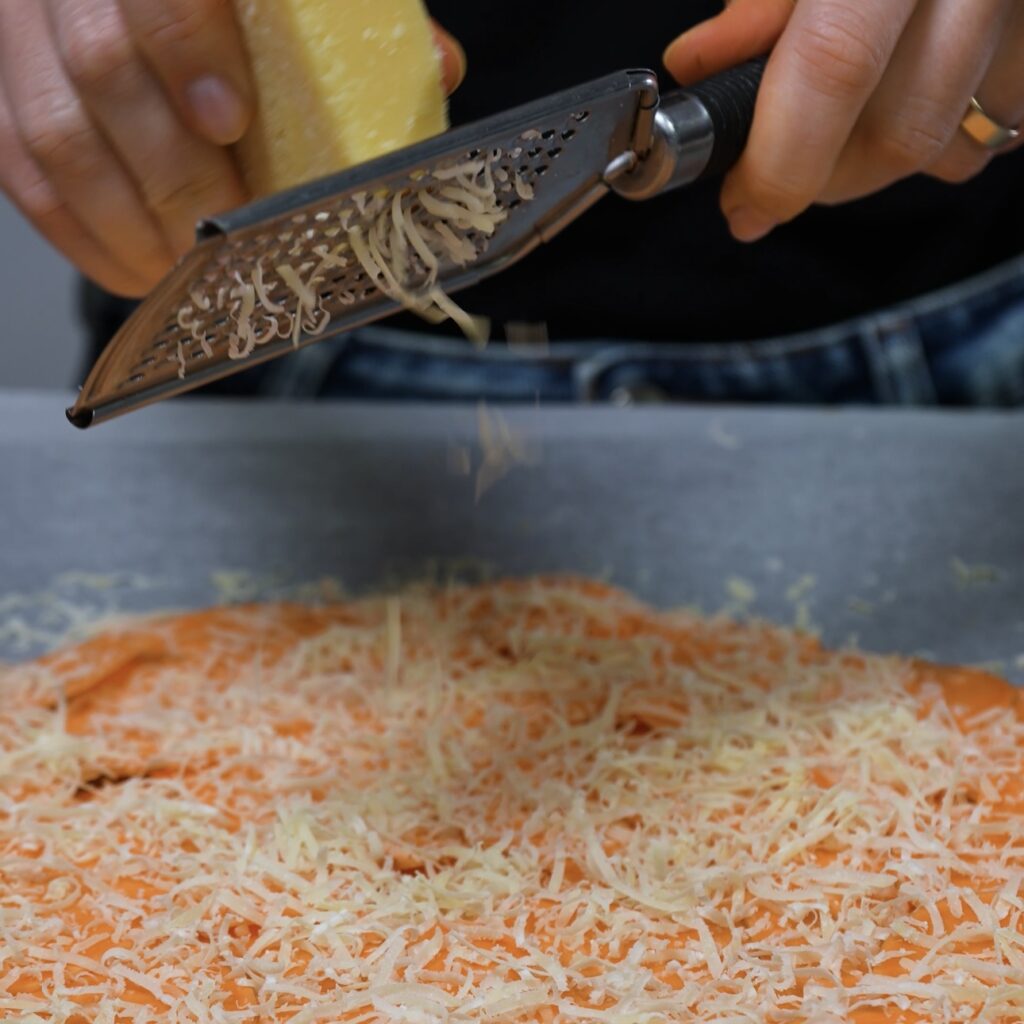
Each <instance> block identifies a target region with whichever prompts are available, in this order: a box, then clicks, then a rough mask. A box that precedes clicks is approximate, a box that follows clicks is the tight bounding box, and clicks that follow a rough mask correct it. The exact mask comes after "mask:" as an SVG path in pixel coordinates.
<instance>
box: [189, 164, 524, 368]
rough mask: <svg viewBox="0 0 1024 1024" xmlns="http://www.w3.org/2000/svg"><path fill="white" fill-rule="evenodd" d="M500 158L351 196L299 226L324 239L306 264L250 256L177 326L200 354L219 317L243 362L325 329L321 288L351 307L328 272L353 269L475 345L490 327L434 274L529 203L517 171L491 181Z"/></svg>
mask: <svg viewBox="0 0 1024 1024" xmlns="http://www.w3.org/2000/svg"><path fill="white" fill-rule="evenodd" d="M503 156H504V154H503V152H502V151H501V150H492V151H491V152H489V153H488V154H486V155H485V156H482V157H480V158H477V159H466V160H463V161H461V162H458V163H455V164H453V165H451V166H442V167H439V168H436V169H435V170H433V171H432V172H431V173H429V174H423V175H419V176H414V177H413V178H412V179H410V181H409V184H408V185H407V186H406V187H404V188H400V189H397V190H396V191H394V192H387V191H381V192H378V193H373V194H370V193H366V192H361V193H355V194H353V195H352V197H351V202H350V204H349V205H348V206H346V207H345V208H344V209H343V210H342V211H341V212H340V213H336V214H322V215H318V216H317V218H316V219H317V222H318V223H317V227H316V228H315V229H309V230H308V235H309V237H310V238H312V237H313V236H314V234H316V235H317V236H322V237H323V239H325V240H326V241H322V242H321V243H320V244H319V245H317V246H315V247H314V254H315V259H314V258H307V257H306V256H304V253H305V250H304V249H303V248H302V246H300V245H298V244H296V245H292V246H291V248H287V252H288V254H289V255H290V256H292V257H293V261H288V260H281V261H279V262H277V263H276V264H275V265H274V266H273V267H272V268H268V267H266V266H264V262H263V260H257V261H256V262H255V264H254V266H253V267H252V269H251V270H249V271H246V272H244V273H239V272H236V273H235V284H234V285H233V286H232V287H231V288H229V289H224V288H217V289H216V294H214V289H215V285H213V284H205V283H201V284H199V285H197V286H196V287H195V288H193V289H192V290H191V292H190V296H189V299H190V301H189V303H188V304H186V305H185V306H183V307H182V309H181V310H180V312H179V313H178V317H177V324H178V326H179V327H180V328H181V329H182V331H186V332H188V334H189V335H191V338H192V340H193V341H194V342H195V343H197V344H198V345H199V346H200V348H201V349H202V351H203V352H204V353H205V354H206V355H207V356H210V355H211V353H212V347H211V338H212V337H214V336H215V332H214V331H213V330H211V322H218V321H216V318H217V317H218V316H223V314H224V313H225V312H226V314H227V317H228V321H229V327H228V330H227V338H228V341H227V346H228V347H227V351H228V356H229V357H230V358H231V359H234V360H240V359H247V358H248V357H249V356H251V355H252V354H253V353H254V352H255V350H256V349H257V348H258V347H260V346H262V345H265V344H267V343H268V342H270V341H272V340H274V339H276V338H287V339H290V340H291V342H292V344H293V345H298V344H299V343H300V342H301V341H302V340H303V339H304V338H314V337H319V336H320V335H322V334H324V332H325V331H326V330H327V329H328V327H329V326H330V324H331V322H332V314H331V312H330V311H329V310H328V309H327V308H326V305H325V302H326V300H325V298H324V295H325V293H326V292H327V291H328V290H330V292H331V296H332V298H333V301H334V302H335V303H340V304H341V305H342V306H345V305H352V304H354V303H356V302H357V301H358V297H357V295H356V293H355V291H353V290H352V286H351V285H352V282H351V281H349V280H348V279H347V278H344V280H346V281H348V283H347V284H345V285H338V284H337V283H336V282H334V280H333V276H332V275H334V274H335V273H336V272H337V271H339V270H342V271H344V270H346V269H355V268H359V269H361V271H362V272H363V273H364V274H365V275H366V277H367V278H368V279H369V282H370V284H371V285H372V286H373V288H375V289H377V290H378V291H380V292H381V293H383V294H384V295H386V296H387V297H388V298H390V299H393V300H394V301H395V302H397V303H399V304H401V305H402V306H403V307H405V308H406V309H409V310H411V311H412V312H415V313H417V314H419V315H420V316H421V317H423V318H424V319H425V320H427V321H428V322H431V323H440V322H442V321H444V320H448V319H451V320H453V321H454V322H455V323H456V324H457V325H458V326H459V328H460V329H461V330H462V332H463V333H464V334H465V335H466V337H467V338H469V339H471V340H472V341H474V342H476V343H478V344H484V343H485V342H486V341H487V339H488V336H489V334H490V324H489V322H488V321H487V320H486V319H484V318H480V317H474V316H470V315H469V314H468V313H466V312H465V311H464V310H463V309H462V308H461V307H460V306H459V305H458V304H456V303H455V302H453V301H452V300H451V299H450V298H449V297H448V295H447V294H446V293H445V291H444V290H443V288H442V285H441V276H442V271H443V270H444V268H445V267H446V266H449V265H450V266H453V267H465V266H468V265H469V264H471V263H473V262H474V261H476V260H478V259H479V258H480V256H481V255H482V254H483V253H484V252H485V250H486V248H487V245H488V240H489V239H490V238H491V237H492V236H493V235H494V233H495V231H496V230H497V229H498V227H499V226H500V225H501V224H503V223H504V222H505V221H506V220H507V218H508V211H509V206H508V203H509V202H510V201H514V202H528V201H529V200H531V199H532V198H533V187H532V186H531V185H530V184H529V183H528V182H527V181H526V180H525V178H524V177H523V176H522V175H520V174H519V173H515V174H513V175H509V174H508V173H507V172H502V175H501V178H500V180H499V178H497V177H496V171H495V167H496V165H497V164H499V163H500V161H501V160H502V159H503ZM324 217H326V218H327V220H326V221H325V220H324V219H323V218H324ZM281 241H282V243H285V245H286V247H287V245H289V244H290V243H291V241H292V234H291V233H288V234H285V235H282V236H281ZM176 351H177V359H178V363H179V376H184V375H185V373H186V371H187V361H186V356H185V351H184V345H183V343H182V342H181V341H179V342H178V343H177V350H176Z"/></svg>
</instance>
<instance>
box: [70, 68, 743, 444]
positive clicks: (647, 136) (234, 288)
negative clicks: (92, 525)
mask: <svg viewBox="0 0 1024 1024" xmlns="http://www.w3.org/2000/svg"><path fill="white" fill-rule="evenodd" d="M759 78H760V71H759V69H754V71H753V72H751V73H750V74H747V75H745V76H744V75H740V77H739V78H738V79H737V81H736V85H735V89H736V90H737V91H743V92H744V93H750V94H751V95H754V94H756V90H757V82H758V81H759ZM730 88H731V87H730ZM720 92H721V90H720ZM716 95H718V94H716ZM669 99H672V101H673V103H672V105H671V107H667V106H666V105H665V104H664V103H663V105H662V109H660V110H659V109H658V105H659V95H658V88H657V79H656V77H655V76H654V75H653V73H651V72H649V71H623V72H618V73H616V74H614V75H609V76H607V77H606V78H603V79H599V80H598V81H596V82H591V83H589V84H587V85H584V86H581V87H579V88H577V89H572V90H568V91H567V92H564V93H560V94H558V95H556V96H552V97H549V98H547V99H545V100H541V101H539V102H537V103H533V104H528V105H526V106H524V107H520V108H517V109H516V110H513V111H509V112H507V113H505V114H501V115H498V116H497V117H494V118H491V119H488V120H486V121H482V122H479V123H477V124H475V125H470V126H468V127H466V128H461V129H456V130H453V131H451V132H448V133H446V134H444V135H442V136H439V137H437V138H435V139H431V140H428V141H427V142H424V143H420V144H418V145H416V146H411V147H408V148H407V149H404V150H401V151H399V152H397V153H393V154H391V155H389V156H386V157H382V158H380V159H378V160H375V161H372V162H370V163H368V164H365V165H363V166H361V167H357V168H353V169H351V170H349V171H345V172H343V173H341V174H338V175H333V176H331V177H329V178H324V179H322V180H320V181H316V182H313V183H311V184H309V185H306V186H303V187H301V188H298V189H293V190H290V191H288V192H285V193H282V194H280V195H278V196H273V197H270V198H269V199H266V200H262V201H259V202H257V203H254V204H252V205H250V206H248V207H245V208H243V209H241V210H238V211H234V212H232V213H229V214H226V215H224V216H221V217H217V218H213V219H211V220H210V221H208V222H205V223H204V224H202V225H200V228H199V239H198V242H197V245H196V246H195V248H194V249H193V250H192V251H191V252H190V253H189V254H188V255H187V256H185V257H184V258H183V259H182V260H181V261H179V263H178V265H177V266H176V267H175V269H174V270H173V271H172V272H171V274H169V275H168V277H167V278H165V280H164V281H162V282H161V283H160V284H159V285H158V286H157V288H156V289H155V290H154V292H153V293H152V294H151V295H150V296H149V298H147V300H146V301H145V302H144V303H143V304H142V305H141V306H140V308H139V309H138V310H137V312H136V313H135V314H134V315H133V316H132V317H131V318H130V320H129V321H128V323H127V324H125V326H124V327H123V328H122V330H121V331H120V332H119V333H118V335H117V336H116V337H115V339H114V340H113V341H112V342H111V344H110V345H109V346H108V347H107V349H106V350H105V351H104V353H103V355H102V356H101V357H100V359H99V360H98V362H97V364H96V366H95V367H94V368H93V371H92V372H91V373H90V375H89V378H88V380H87V381H86V384H85V386H84V387H83V389H82V392H81V394H80V396H79V399H78V401H77V403H76V404H75V406H74V408H73V409H71V410H69V413H68V415H69V418H70V419H71V421H72V422H73V423H75V424H76V425H77V426H83V427H84V426H89V425H91V424H93V423H98V422H102V421H103V420H106V419H109V418H111V417H113V416H117V415H120V414H122V413H124V412H128V411H130V410H133V409H137V408H140V407H142V406H144V405H147V404H149V403H150V402H154V401H158V400H161V399H163V398H167V397H170V396H173V395H177V394H181V393H183V392H186V391H190V390H192V389H194V388H197V387H200V386H202V385H203V384H206V383H209V382H211V381H213V380H217V379H219V378H221V377H225V376H228V375H230V374H233V373H236V372H239V371H241V370H244V369H246V368H248V367H250V366H253V365H255V364H258V363H261V362H264V361H266V360H268V359H273V358H276V357H279V356H282V355H285V354H287V353H288V352H290V351H292V350H293V349H295V348H299V347H302V346H304V345H308V344H312V343H315V342H317V341H321V340H324V339H326V338H331V337H335V336H337V335H339V334H342V333H345V332H347V331H350V330H352V329H354V328H356V327H359V326H362V325H364V324H367V323H370V322H372V321H374V320H377V319H380V318H382V317H384V316H387V315H389V314H391V313H393V312H396V311H397V310H399V309H400V308H401V307H400V304H399V303H398V302H397V301H396V300H395V299H394V298H392V297H390V294H389V293H388V291H386V290H385V286H384V284H383V282H382V281H379V280H377V279H374V278H371V276H370V275H368V274H367V273H366V269H365V266H364V263H363V261H362V260H360V259H358V258H356V256H355V255H354V254H353V252H352V251H349V250H347V249H346V246H347V245H348V244H349V243H350V242H351V236H350V232H351V231H353V230H355V231H356V232H357V233H359V232H364V233H365V234H366V235H367V236H368V235H369V233H370V232H371V231H376V230H377V228H378V226H379V221H374V220H373V219H372V218H373V217H378V216H379V214H380V210H381V208H382V207H383V206H386V205H387V204H390V203H391V202H392V201H397V202H398V203H399V204H401V207H402V209H403V210H405V211H406V215H407V217H408V218H410V219H411V220H412V221H413V222H414V223H421V222H426V220H427V218H429V217H430V216H435V213H432V212H431V211H430V210H429V209H427V207H429V206H430V205H431V204H434V206H443V204H444V202H445V201H446V190H448V196H447V200H448V201H450V200H451V190H452V188H453V179H452V174H453V173H455V169H461V168H465V167H467V166H469V165H474V166H480V167H484V168H487V171H486V172H484V171H480V172H474V173H480V174H485V173H489V174H491V175H492V176H493V178H492V183H493V190H492V193H489V194H488V202H489V203H491V204H493V210H494V211H495V212H496V217H495V224H496V227H495V226H494V225H490V226H489V230H488V231H484V230H481V229H480V227H479V225H476V224H467V226H465V227H460V228H459V231H458V232H456V233H454V234H453V237H454V241H453V242H452V243H451V244H452V245H453V246H456V245H457V246H458V247H459V248H450V249H447V250H446V249H445V248H444V247H443V246H441V245H440V243H437V240H436V238H432V240H431V245H429V246H428V248H430V249H431V255H432V264H436V267H435V266H428V264H427V263H425V262H424V259H423V256H422V253H421V251H420V250H419V249H418V248H417V247H416V246H411V247H408V251H407V252H406V253H405V254H404V256H403V259H404V264H403V266H404V277H403V280H402V285H403V289H405V290H407V291H410V292H413V293H415V292H416V290H417V289H420V290H425V289H427V288H429V287H434V285H433V284H432V282H433V281H434V280H435V279H436V286H437V287H439V288H441V289H443V290H444V292H445V293H446V294H451V293H454V292H457V291H459V290H461V289H462V288H465V287H467V286H469V285H471V284H473V283H475V282H476V281H479V280H480V279H482V278H484V277H486V276H489V275H491V274H494V273H497V272H499V271H501V270H503V269H504V268H506V267H508V266H510V265H511V264H512V263H514V262H516V261H517V260H519V259H522V258H523V257H524V256H526V255H527V254H528V253H529V252H531V251H532V250H533V249H534V248H535V247H536V246H537V245H539V244H541V243H542V242H545V241H548V240H549V239H550V238H552V237H553V236H554V235H556V234H557V233H559V232H560V231H561V230H562V229H564V228H565V227H566V226H567V225H568V224H570V223H571V222H572V221H573V220H575V219H576V218H577V217H579V216H580V215H582V214H583V213H584V212H585V211H586V210H587V209H589V208H590V207H591V206H592V205H593V204H594V203H595V202H597V201H598V200H599V199H601V198H602V197H603V196H605V195H607V194H608V192H610V191H612V190H614V191H616V192H619V193H620V194H621V195H624V196H626V197H627V198H630V199H646V198H649V197H650V196H653V195H656V194H658V193H659V192H661V191H664V190H665V188H668V187H672V186H674V185H678V184H682V183H685V182H686V181H692V180H695V179H696V178H698V177H699V176H700V175H701V173H702V172H703V170H704V168H705V166H706V165H707V164H708V163H709V160H710V159H711V157H712V155H713V151H714V153H716V154H717V153H718V150H717V149H716V146H718V145H719V143H720V142H721V141H722V139H725V140H726V141H727V142H728V143H729V144H730V145H731V146H732V147H733V148H734V149H736V155H738V152H739V151H740V150H741V149H742V143H743V141H745V138H746V133H747V131H748V130H749V114H745V115H744V118H745V120H746V123H744V124H737V125H730V124H725V123H723V124H716V123H715V121H714V118H713V117H712V116H711V114H710V113H709V112H708V110H707V109H706V108H705V107H704V106H703V105H702V104H701V101H700V95H699V89H695V90H691V91H690V92H688V93H677V94H675V97H674V98H671V97H670V98H669ZM669 109H671V110H674V111H675V113H674V115H673V117H674V119H673V118H670V115H669V113H668V110H669ZM672 132H675V136H674V137H673V138H672V139H671V140H670V142H666V141H665V140H666V138H667V137H668V136H669V135H671V134H672ZM740 136H742V138H740ZM719 155H720V154H719ZM460 173H461V171H460ZM462 180H463V179H461V178H460V179H458V181H459V182H461V181H462ZM395 197H397V199H396V198H395ZM368 218H369V219H368ZM441 223H442V224H443V223H444V221H443V220H442V221H441ZM435 244H436V245H437V246H438V247H437V248H434V245H435ZM464 245H468V246H469V247H470V251H471V252H472V254H473V255H472V258H471V259H467V257H466V255H465V250H464V249H463V248H461V247H462V246H464ZM453 254H454V255H453ZM458 254H462V255H461V256H459V255H458ZM432 275H433V276H432ZM254 294H255V295H256V300H254V299H253V295H254ZM254 302H255V304H254ZM250 307H252V308H250Z"/></svg>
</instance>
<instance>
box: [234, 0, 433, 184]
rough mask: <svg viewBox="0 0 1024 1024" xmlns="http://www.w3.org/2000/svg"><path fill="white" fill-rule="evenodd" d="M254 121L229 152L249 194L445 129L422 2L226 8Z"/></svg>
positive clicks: (267, 3) (271, 1)
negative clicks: (235, 23)
mask: <svg viewBox="0 0 1024 1024" xmlns="http://www.w3.org/2000/svg"><path fill="white" fill-rule="evenodd" d="M235 4H236V10H237V12H238V16H239V21H240V23H241V27H242V30H243V33H244V36H245V40H246V45H247V48H248V50H249V55H250V60H251V64H252V70H253V77H254V80H255V87H256V94H257V114H256V119H255V121H254V123H253V125H252V127H251V128H250V130H249V132H248V134H247V135H246V136H245V138H243V139H242V141H241V142H240V143H239V145H238V146H237V155H238V159H239V163H240V165H241V168H242V172H243V175H244V177H245V179H246V183H247V184H248V186H249V188H250V190H251V191H252V192H253V194H254V195H265V194H267V193H270V192H275V191H279V190H281V189H284V188H290V187H291V186H293V185H298V184H301V183H302V182H305V181H310V180H312V179H314V178H318V177H322V176H324V175H326V174H332V173H334V172H336V171H340V170H343V169H344V168H346V167H349V166H352V165H353V164H358V163H362V162H363V161H365V160H371V159H373V158H374V157H376V156H380V155H382V154H384V153H389V152H391V151H393V150H395V149H400V148H401V147H402V146H407V145H411V144H412V143H414V142H419V141H421V140H422V139H425V138H429V137H430V136H431V135H436V134H438V133H439V132H442V131H444V130H445V128H447V126H448V120H447V108H446V103H445V98H444V92H443V89H442V85H441V64H440V59H439V56H438V52H437V49H436V46H435V43H434V37H433V32H432V29H431V25H430V20H429V18H428V17H427V12H426V10H425V8H424V6H423V3H422V0H235Z"/></svg>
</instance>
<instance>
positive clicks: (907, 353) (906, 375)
mask: <svg viewBox="0 0 1024 1024" xmlns="http://www.w3.org/2000/svg"><path fill="white" fill-rule="evenodd" d="M861 348H862V349H863V352H864V356H865V359H866V360H867V364H868V367H869V368H870V371H871V377H872V381H873V383H874V387H875V392H876V394H877V398H878V401H879V403H881V404H883V405H935V404H936V402H937V401H938V396H937V390H936V387H935V381H934V379H933V378H932V373H931V367H930V366H929V363H928V353H927V351H926V349H925V345H924V342H923V340H922V338H921V332H920V331H919V329H918V326H917V322H916V320H914V319H913V318H912V317H908V316H886V315H884V314H883V315H881V316H878V317H872V318H871V319H870V320H869V321H868V322H867V323H866V324H865V325H864V327H863V328H862V330H861Z"/></svg>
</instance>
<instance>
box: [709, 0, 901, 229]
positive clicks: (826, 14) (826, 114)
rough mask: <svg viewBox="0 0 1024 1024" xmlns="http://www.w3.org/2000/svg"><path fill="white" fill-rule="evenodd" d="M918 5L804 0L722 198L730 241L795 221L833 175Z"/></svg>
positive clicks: (769, 72)
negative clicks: (731, 237) (746, 143)
mask: <svg viewBox="0 0 1024 1024" xmlns="http://www.w3.org/2000/svg"><path fill="white" fill-rule="evenodd" d="M914 6H915V0H801V2H800V3H798V4H797V5H796V9H795V10H794V12H793V17H792V18H791V19H790V22H789V24H788V26H787V27H786V30H785V32H783V34H782V37H781V39H780V40H779V42H778V44H777V45H776V47H775V50H774V52H773V53H772V56H771V59H770V60H769V62H768V67H767V69H766V70H765V76H764V82H763V83H762V85H761V92H760V95H759V96H758V101H757V108H756V112H755V116H754V124H753V128H752V130H751V133H750V142H749V143H748V145H747V149H746V152H745V153H744V155H743V156H742V157H741V158H740V162H739V164H738V165H737V166H736V168H735V169H734V170H733V171H732V173H731V174H730V175H729V176H728V178H727V179H726V182H725V186H724V188H723V190H722V208H723V210H724V212H725V214H726V216H727V217H728V219H729V223H730V226H731V228H732V232H733V234H734V235H735V236H736V237H737V238H738V239H740V240H742V241H748V242H750V241H755V240H756V239H758V238H761V237H763V236H764V235H766V234H768V232H769V231H771V229H772V228H773V227H774V226H775V225H777V224H780V223H782V222H783V221H787V220H791V219H792V218H793V217H795V216H796V215H797V214H799V213H802V212H803V211H804V210H805V209H807V207H808V206H810V205H811V203H813V202H814V200H815V199H816V198H817V197H818V195H819V193H820V192H821V190H822V189H823V188H824V187H825V185H826V183H827V182H828V181H829V179H830V178H831V176H832V171H833V168H834V167H835V164H836V161H837V160H838V159H839V155H840V153H841V152H842V150H843V147H844V146H845V145H846V142H847V139H848V138H849V136H850V133H851V132H852V131H853V128H854V125H855V124H856V123H857V119H858V118H859V117H860V113H861V111H862V110H863V108H864V105H865V104H866V103H867V101H868V99H869V97H870V96H871V93H872V92H873V91H874V89H875V88H876V86H877V85H878V83H879V81H880V80H881V78H882V74H883V72H884V70H885V67H886V65H887V64H888V62H889V59H890V57H891V56H892V53H893V51H894V50H895V49H896V44H897V42H898V41H899V37H900V34H901V33H902V31H903V28H904V26H905V25H906V23H907V21H908V19H909V18H910V15H911V13H912V11H913V9H914Z"/></svg>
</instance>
